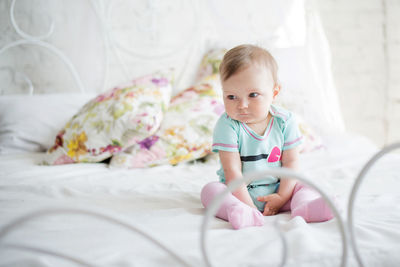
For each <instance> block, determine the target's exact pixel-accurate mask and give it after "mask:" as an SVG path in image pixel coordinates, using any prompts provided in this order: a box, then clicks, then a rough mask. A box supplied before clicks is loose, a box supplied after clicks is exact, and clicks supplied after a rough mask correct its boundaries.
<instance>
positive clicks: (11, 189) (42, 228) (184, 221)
mask: <svg viewBox="0 0 400 267" xmlns="http://www.w3.org/2000/svg"><path fill="white" fill-rule="evenodd" d="M325 144H326V147H325V148H324V149H322V150H319V151H315V152H311V153H308V154H305V155H302V173H303V174H305V175H306V176H307V177H309V178H310V179H311V180H312V181H314V182H315V183H317V184H320V185H322V186H323V188H324V189H325V190H326V191H327V192H329V193H335V194H339V199H340V202H341V203H342V210H341V215H342V216H343V218H345V217H346V205H347V200H348V196H349V192H350V190H351V188H352V185H353V182H354V180H355V178H356V175H357V174H358V172H359V171H360V169H361V167H362V166H363V164H364V163H366V161H367V160H368V159H369V158H370V157H371V156H372V155H373V154H374V153H375V152H376V151H377V149H376V147H375V146H374V145H372V144H371V143H370V142H369V141H368V140H366V139H365V138H362V137H358V136H350V135H346V136H340V137H330V138H326V139H325ZM42 156H43V155H42V154H18V155H2V156H0V227H1V226H4V225H6V224H7V223H8V222H10V221H11V220H12V219H14V218H17V217H19V216H21V215H23V214H26V213H28V212H31V211H35V210H37V209H41V208H48V207H74V208H82V209H92V208H95V209H96V210H100V211H104V212H106V213H107V214H112V215H115V216H116V217H117V218H119V219H121V220H123V221H125V222H128V223H131V224H132V225H135V226H137V227H138V228H140V229H143V230H145V231H146V232H147V233H149V234H150V235H152V236H153V237H155V238H156V239H157V240H159V241H161V242H162V243H163V244H165V245H167V246H168V247H170V248H171V249H172V250H174V251H176V252H177V253H178V254H179V255H181V256H182V258H184V259H185V260H187V261H188V262H190V263H191V264H192V265H193V266H204V265H205V263H204V261H203V258H202V253H201V248H200V227H201V224H202V220H203V218H204V213H205V210H204V208H203V207H202V205H201V203H200V198H199V194H200V190H201V188H202V186H203V185H204V184H206V183H207V182H210V181H215V180H217V176H216V173H215V172H216V170H217V169H218V167H219V166H218V162H217V161H216V160H211V161H209V162H207V163H196V164H185V165H180V166H176V167H171V166H162V167H155V168H151V169H136V170H120V169H110V168H108V166H107V165H106V164H100V163H99V164H74V165H64V166H40V165H38V163H40V161H41V157H42ZM399 163H400V155H399V154H392V155H389V156H386V157H385V158H383V159H382V160H381V161H380V162H379V164H377V165H376V166H375V167H374V168H373V169H372V170H371V173H370V175H369V176H368V177H367V179H366V182H365V183H364V184H363V185H362V187H361V188H360V194H359V197H358V198H357V202H356V207H357V209H356V216H355V226H356V228H355V229H356V234H357V236H358V243H359V246H360V251H361V254H362V256H363V260H364V262H365V263H367V266H399V264H400V254H399V253H398V252H399V251H400V242H399V241H400V232H399V230H398V229H399V226H400V207H399V205H397V204H398V203H399V202H400V192H399V189H398V188H399V183H400V182H399V179H398V178H399V173H400V172H399V170H400V166H399V165H400V164H399ZM276 219H279V220H280V222H279V226H280V229H281V230H282V231H283V233H284V236H285V238H286V240H287V242H288V251H287V252H288V261H287V265H286V266H339V264H340V260H341V253H342V251H341V239H340V234H339V231H338V228H337V225H336V219H334V220H332V221H329V222H324V223H313V224H306V223H305V222H304V221H303V220H302V219H301V218H293V219H292V218H291V217H290V215H289V214H288V213H284V214H279V215H277V216H271V217H265V225H264V226H263V227H253V228H245V229H242V230H238V231H237V230H233V229H232V228H231V227H230V225H229V223H227V222H225V221H223V220H220V219H217V218H215V219H213V220H212V221H211V222H210V230H209V232H208V243H207V244H208V245H209V251H210V257H211V260H212V262H213V263H214V265H215V266H277V264H279V262H280V256H281V254H282V250H281V248H282V244H281V241H280V239H279V237H278V235H277V232H276V230H275V229H274V227H273V223H274V221H275V220H276ZM3 242H6V243H18V244H25V245H34V246H37V247H40V248H49V249H52V250H54V251H59V252H63V253H65V254H68V255H74V256H75V257H77V258H81V259H83V260H86V261H89V262H92V263H94V264H97V265H102V266H179V265H178V263H177V262H176V261H175V260H174V259H173V258H172V257H171V256H170V255H169V254H167V253H165V252H164V251H162V250H160V249H159V248H158V247H156V246H155V245H154V244H152V243H150V242H149V241H147V240H145V239H144V238H142V237H141V236H140V235H138V234H135V233H131V232H128V231H127V230H125V229H123V228H120V227H118V226H115V225H112V224H110V223H108V222H103V221H100V220H98V219H95V218H91V217H88V216H83V215H72V214H67V215H51V216H45V217H41V218H37V219H35V220H33V221H31V222H29V223H27V224H26V225H22V227H21V228H19V229H16V230H15V231H13V232H11V233H10V234H9V235H7V236H6V238H5V239H4V240H3ZM0 266H75V265H74V264H72V263H70V262H67V261H64V260H60V259H56V258H54V257H51V256H47V255H43V254H40V253H31V252H24V251H18V250H12V249H6V248H4V247H0ZM349 266H357V265H356V261H355V259H354V255H353V254H352V253H350V257H349Z"/></svg>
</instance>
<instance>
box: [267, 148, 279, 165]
mask: <svg viewBox="0 0 400 267" xmlns="http://www.w3.org/2000/svg"><path fill="white" fill-rule="evenodd" d="M280 159H281V150H280V149H279V147H277V146H275V147H274V148H273V149H272V150H271V152H270V153H269V156H268V162H277V161H279V160H280Z"/></svg>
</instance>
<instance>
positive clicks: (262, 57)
mask: <svg viewBox="0 0 400 267" xmlns="http://www.w3.org/2000/svg"><path fill="white" fill-rule="evenodd" d="M277 69H278V67H277V64H276V61H275V59H274V58H273V57H272V56H271V54H270V53H269V52H268V51H266V50H265V49H263V48H261V47H258V46H254V45H240V46H237V47H235V48H233V49H231V50H229V51H228V52H227V53H226V54H225V55H224V58H223V60H222V62H221V65H220V74H221V82H222V90H223V98H224V105H225V111H226V112H225V113H224V114H222V116H221V117H220V118H219V120H218V122H217V124H216V126H215V129H214V140H213V145H212V150H213V151H214V152H218V154H219V158H220V162H221V168H220V170H218V171H217V174H218V175H219V178H220V182H212V183H209V184H207V185H206V186H204V188H203V189H202V192H201V201H202V203H203V205H204V206H205V207H207V206H208V205H209V203H210V202H211V201H212V199H213V198H214V197H215V196H216V195H217V194H219V193H221V192H222V191H224V190H225V189H226V184H228V183H229V182H231V181H233V180H235V179H239V178H242V174H243V173H246V172H250V171H251V172H253V171H261V170H265V169H268V168H270V167H281V166H282V167H285V168H290V169H294V170H296V169H297V167H298V162H299V145H300V144H301V143H302V141H303V140H302V139H303V137H302V135H301V133H300V131H299V129H298V126H297V124H296V121H295V119H294V117H293V114H292V113H291V112H289V111H287V110H285V109H283V108H280V107H277V106H275V105H273V104H272V103H273V100H274V99H275V98H276V97H277V96H278V94H279V91H280V89H281V88H280V85H279V84H278V78H277ZM289 210H290V211H291V216H292V217H295V216H301V217H303V218H304V219H305V221H307V222H322V221H327V220H330V219H331V218H333V214H332V211H331V210H330V208H329V206H328V205H327V204H326V203H325V201H324V200H323V198H322V197H321V196H320V195H319V193H317V192H316V191H314V190H313V189H311V188H309V187H307V186H305V185H303V184H301V183H299V182H296V181H295V180H291V179H282V180H280V179H279V178H278V177H272V176H267V177H265V179H263V180H258V181H255V182H252V183H250V184H248V185H246V184H242V185H241V186H240V187H239V188H238V189H237V190H236V191H235V192H233V193H232V194H229V195H228V196H227V197H226V198H225V199H224V201H223V203H222V205H221V206H220V209H219V210H218V212H217V217H219V218H221V219H224V220H227V221H229V222H230V223H231V225H232V227H233V228H234V229H240V228H243V227H248V226H261V225H263V222H264V219H263V215H265V216H268V215H274V214H277V213H278V212H281V211H289Z"/></svg>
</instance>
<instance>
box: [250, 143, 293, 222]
mask: <svg viewBox="0 0 400 267" xmlns="http://www.w3.org/2000/svg"><path fill="white" fill-rule="evenodd" d="M281 160H282V167H285V168H289V169H293V170H296V169H297V168H298V164H299V149H298V148H297V147H296V148H292V149H288V150H284V151H283V152H282V158H281ZM295 185H296V180H293V179H281V182H280V185H279V189H278V192H277V193H276V194H271V195H268V196H263V197H258V198H257V200H259V201H265V202H266V204H265V208H264V212H263V214H264V215H273V214H276V213H277V212H278V211H279V209H280V208H281V207H282V206H283V205H285V203H286V202H287V201H289V199H290V198H291V197H292V193H293V189H294V187H295Z"/></svg>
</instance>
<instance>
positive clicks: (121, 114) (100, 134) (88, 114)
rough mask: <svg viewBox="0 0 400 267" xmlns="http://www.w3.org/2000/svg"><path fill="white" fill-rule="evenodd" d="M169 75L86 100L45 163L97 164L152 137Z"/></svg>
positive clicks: (149, 77)
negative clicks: (138, 141) (137, 142)
mask: <svg viewBox="0 0 400 267" xmlns="http://www.w3.org/2000/svg"><path fill="white" fill-rule="evenodd" d="M172 74H173V72H172V70H168V71H165V72H162V71H160V72H156V73H154V74H150V75H146V76H143V77H140V78H137V79H135V80H133V81H131V82H130V83H128V84H127V85H124V86H119V87H115V88H113V89H111V90H109V91H107V92H105V93H103V94H100V95H98V96H97V97H96V98H94V99H92V100H91V101H89V102H88V103H87V104H85V105H84V106H83V107H82V108H81V109H80V111H79V112H78V113H77V114H75V115H74V116H73V117H72V118H71V119H70V120H69V122H68V123H67V124H66V125H65V127H64V128H63V129H62V130H61V131H60V132H59V133H58V135H57V136H56V138H55V144H54V146H53V147H52V148H50V149H49V150H48V151H47V156H46V159H45V163H46V164H51V165H53V164H54V165H56V164H65V163H75V162H99V161H102V160H104V159H106V158H109V157H110V156H112V155H113V154H115V153H116V152H119V151H121V150H123V149H125V148H127V147H129V146H130V145H131V144H132V143H135V142H136V141H137V140H141V139H144V138H146V137H148V136H151V135H152V134H153V133H154V132H155V131H156V130H157V129H158V128H159V126H160V124H161V121H162V117H163V113H164V112H165V111H166V110H167V108H168V104H169V101H170V98H171V92H172V85H171V81H172Z"/></svg>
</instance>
